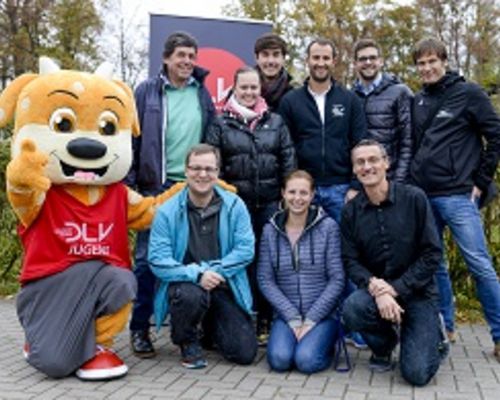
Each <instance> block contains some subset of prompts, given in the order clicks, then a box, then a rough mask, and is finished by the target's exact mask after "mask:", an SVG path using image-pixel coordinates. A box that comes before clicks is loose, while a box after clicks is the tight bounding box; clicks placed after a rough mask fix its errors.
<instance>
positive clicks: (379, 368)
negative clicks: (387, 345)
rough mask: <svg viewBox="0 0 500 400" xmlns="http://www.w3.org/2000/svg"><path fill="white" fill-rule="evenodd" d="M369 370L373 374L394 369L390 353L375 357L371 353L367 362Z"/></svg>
mask: <svg viewBox="0 0 500 400" xmlns="http://www.w3.org/2000/svg"><path fill="white" fill-rule="evenodd" d="M369 366H370V369H371V370H372V371H374V372H387V371H391V370H392V369H393V368H394V364H393V362H392V353H389V354H388V355H383V356H377V355H375V354H374V353H372V355H371V357H370V362H369Z"/></svg>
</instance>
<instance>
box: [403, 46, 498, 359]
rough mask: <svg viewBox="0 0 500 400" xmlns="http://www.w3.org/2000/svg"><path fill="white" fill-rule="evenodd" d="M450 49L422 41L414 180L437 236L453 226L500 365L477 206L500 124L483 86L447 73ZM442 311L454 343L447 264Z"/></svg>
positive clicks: (493, 294) (442, 273)
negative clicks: (427, 204) (424, 195)
mask: <svg viewBox="0 0 500 400" xmlns="http://www.w3.org/2000/svg"><path fill="white" fill-rule="evenodd" d="M447 59H448V57H447V52H446V47H445V45H444V44H443V43H442V42H440V41H439V40H437V39H434V38H428V39H423V40H421V41H420V42H418V43H417V44H416V46H415V49H414V52H413V60H414V62H415V64H416V66H417V71H418V73H419V75H420V78H421V80H422V83H423V88H422V90H421V91H420V92H419V93H417V94H416V96H415V101H414V106H413V121H414V142H415V147H414V148H415V153H414V159H413V162H412V164H411V167H410V174H411V179H412V181H413V182H414V183H415V184H417V185H418V186H420V187H421V188H422V189H423V190H424V191H425V192H426V193H427V196H428V197H429V200H430V203H431V206H432V208H433V211H434V215H435V219H436V223H437V226H438V230H439V232H440V233H442V231H443V228H444V226H445V225H448V226H449V228H450V230H451V233H452V236H453V238H454V240H455V242H456V243H457V245H458V247H459V248H460V251H461V253H462V255H463V256H464V259H465V262H466V264H467V267H468V269H469V271H470V272H471V274H472V275H473V277H474V280H475V282H476V288H477V293H478V297H479V301H480V302H481V305H482V307H483V311H484V314H485V317H486V320H487V322H488V324H489V326H490V329H491V335H492V338H493V341H494V343H495V348H494V355H495V357H496V358H497V360H498V361H499V362H500V284H499V282H498V276H497V273H496V271H495V268H494V267H493V263H492V260H491V257H490V255H489V254H488V249H487V245H486V240H485V237H484V232H483V228H482V225H481V216H480V214H479V211H478V205H479V204H480V202H481V201H482V200H483V199H484V198H485V197H486V196H487V195H488V191H489V190H492V186H493V184H492V179H493V175H494V173H495V170H496V168H497V164H498V157H499V154H500V118H499V117H498V115H497V114H496V112H495V110H494V109H493V106H492V104H491V102H490V100H489V99H488V97H487V95H486V94H485V93H484V91H483V90H481V88H480V87H479V86H478V85H475V84H473V83H469V82H465V79H464V78H463V77H462V76H460V75H458V74H457V73H456V72H451V71H447V67H448V61H447ZM436 276H437V281H438V287H439V292H440V301H441V312H442V314H443V317H444V319H445V323H446V328H447V330H448V332H449V335H450V337H451V338H452V339H453V336H454V305H453V292H452V288H451V282H450V277H449V274H448V271H447V270H446V265H445V263H444V260H443V261H442V262H441V265H440V267H439V269H438V272H437V274H436Z"/></svg>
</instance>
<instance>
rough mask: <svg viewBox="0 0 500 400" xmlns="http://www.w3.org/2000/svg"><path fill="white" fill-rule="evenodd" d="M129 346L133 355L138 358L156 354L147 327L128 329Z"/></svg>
mask: <svg viewBox="0 0 500 400" xmlns="http://www.w3.org/2000/svg"><path fill="white" fill-rule="evenodd" d="M130 346H131V347H132V351H133V352H134V354H135V356H137V357H139V358H152V357H154V356H156V351H155V348H154V347H153V343H151V338H150V336H149V329H146V330H138V331H130Z"/></svg>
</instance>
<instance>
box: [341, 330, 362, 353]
mask: <svg viewBox="0 0 500 400" xmlns="http://www.w3.org/2000/svg"><path fill="white" fill-rule="evenodd" d="M345 342H346V343H347V344H350V345H351V346H354V347H355V348H357V349H358V350H366V349H367V348H368V345H367V344H366V342H365V339H363V336H361V333H359V332H349V333H347V334H346V335H345Z"/></svg>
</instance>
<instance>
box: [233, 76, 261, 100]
mask: <svg viewBox="0 0 500 400" xmlns="http://www.w3.org/2000/svg"><path fill="white" fill-rule="evenodd" d="M233 91H234V97H235V98H236V101H237V102H238V103H240V104H241V105H242V106H244V107H248V108H252V107H253V106H254V105H255V104H256V103H257V99H258V98H259V96H260V79H259V74H258V73H257V71H246V72H242V73H240V74H238V77H237V78H236V82H235V83H234V88H233Z"/></svg>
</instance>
